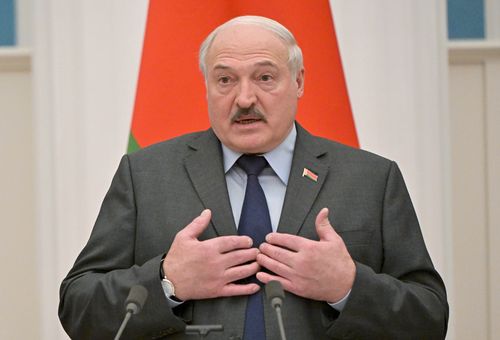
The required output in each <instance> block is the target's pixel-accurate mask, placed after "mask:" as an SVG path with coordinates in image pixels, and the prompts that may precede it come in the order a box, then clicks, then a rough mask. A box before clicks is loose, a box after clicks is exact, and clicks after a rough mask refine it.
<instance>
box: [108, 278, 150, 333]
mask: <svg viewBox="0 0 500 340" xmlns="http://www.w3.org/2000/svg"><path fill="white" fill-rule="evenodd" d="M147 297H148V290H147V289H146V288H145V287H144V286H141V285H135V286H133V287H132V288H130V292H129V293H128V296H127V299H126V300H125V306H126V307H125V310H126V311H127V314H125V318H123V322H122V324H121V326H120V329H118V332H117V333H116V336H115V340H119V339H120V337H121V336H122V333H123V330H124V329H125V326H127V323H128V321H129V320H130V317H131V316H132V315H133V314H137V313H139V312H140V311H141V309H142V307H143V306H144V302H145V301H146V299H147Z"/></svg>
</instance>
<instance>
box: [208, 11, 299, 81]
mask: <svg viewBox="0 0 500 340" xmlns="http://www.w3.org/2000/svg"><path fill="white" fill-rule="evenodd" d="M240 24H244V25H255V26H259V27H262V28H264V29H266V30H268V31H270V32H272V33H274V34H276V35H277V36H278V38H280V39H281V40H283V41H284V42H285V44H286V46H287V47H288V68H289V69H290V72H291V73H292V76H293V77H294V78H295V77H296V76H297V72H299V71H300V70H301V69H302V68H303V67H304V59H303V57H302V50H301V49H300V47H299V45H297V41H296V40H295V37H294V36H293V34H292V32H290V31H289V30H288V29H287V28H286V27H285V26H283V25H282V24H280V23H279V22H277V21H275V20H272V19H269V18H266V17H260V16H253V15H246V16H241V17H236V18H233V19H231V20H229V21H227V22H225V23H223V24H222V25H220V26H219V27H217V28H216V29H214V30H213V31H212V32H211V33H210V34H209V35H208V36H207V37H206V39H205V40H204V41H203V43H202V44H201V46H200V54H199V64H200V70H201V73H203V76H204V77H205V80H206V79H207V65H206V57H207V53H208V50H209V49H210V46H212V43H213V42H214V40H215V37H217V34H219V33H220V32H221V31H222V30H223V29H224V28H227V27H231V26H235V25H240Z"/></svg>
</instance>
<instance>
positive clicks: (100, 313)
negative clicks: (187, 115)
mask: <svg viewBox="0 0 500 340" xmlns="http://www.w3.org/2000/svg"><path fill="white" fill-rule="evenodd" d="M297 126H298V125H297ZM304 168H307V169H309V170H311V171H313V172H314V173H316V174H317V175H318V181H317V182H314V181H312V180H310V179H309V178H307V177H302V172H303V169H304ZM323 207H328V208H329V209H330V220H331V222H332V224H333V225H334V227H335V229H336V230H337V232H338V233H339V234H340V236H341V237H342V238H343V239H344V241H345V243H346V245H347V248H348V250H349V252H350V254H351V256H352V257H353V258H354V260H355V261H356V270H357V271H356V279H355V282H354V286H353V288H352V291H351V295H350V297H349V300H348V302H347V304H346V306H345V308H344V310H343V311H342V312H341V313H338V312H337V311H335V310H334V309H333V308H331V307H330V306H328V304H327V303H326V302H322V301H312V300H307V299H303V298H301V297H298V296H295V295H293V294H289V293H287V294H286V300H285V303H284V306H283V317H284V323H285V329H286V330H287V335H288V338H289V339H291V340H293V339H332V338H333V339H410V338H414V339H439V338H444V335H445V333H446V325H447V318H448V305H447V301H446V293H445V288H444V285H443V282H442V280H441V278H440V277H439V275H438V273H437V272H436V271H435V270H434V267H433V265H432V262H431V260H430V258H429V255H428V253H427V250H426V248H425V244H424V241H423V239H422V235H421V231H420V228H419V225H418V221H417V217H416V215H415V212H414V209H413V207H412V203H411V201H410V197H409V195H408V192H407V190H406V187H405V184H404V181H403V178H402V176H401V173H400V172H399V170H398V167H397V165H396V164H395V163H394V162H391V161H389V160H386V159H384V158H382V157H379V156H376V155H373V154H371V153H368V152H365V151H361V150H357V149H353V148H350V147H347V146H343V145H341V144H338V143H334V142H331V141H328V140H325V139H321V138H317V137H313V136H311V135H310V134H309V133H307V132H306V131H305V130H304V129H302V128H301V127H300V126H298V135H297V142H296V146H295V152H294V158H293V163H292V168H291V173H290V179H289V183H288V187H287V192H286V197H285V202H284V206H283V211H282V215H281V219H280V222H279V226H278V231H279V232H282V233H290V234H296V235H300V236H303V237H307V238H309V239H317V238H318V237H317V235H316V232H315V227H314V220H315V216H316V215H317V213H318V212H319V210H320V209H321V208H323ZM204 208H210V209H211V210H212V221H211V225H210V226H209V227H208V229H207V230H206V232H205V233H204V234H203V235H202V237H201V238H202V239H208V238H212V237H216V236H221V235H234V234H236V226H235V224H234V218H233V216H232V211H231V207H230V202H229V197H228V193H227V188H226V181H225V178H224V171H223V165H222V152H221V147H220V142H219V141H218V139H217V138H216V136H215V135H214V133H213V131H212V130H208V131H205V132H199V133H194V134H189V135H185V136H182V137H179V138H175V139H172V140H170V141H166V142H163V143H159V144H156V145H153V146H151V147H148V148H146V149H143V150H140V151H138V152H136V153H133V154H130V155H126V156H124V157H123V158H122V161H121V163H120V166H119V168H118V171H117V173H116V175H115V177H114V179H113V182H112V184H111V188H110V189H109V192H108V193H107V195H106V197H105V199H104V202H103V204H102V208H101V211H100V213H99V217H98V219H97V222H96V224H95V226H94V229H93V231H92V235H91V237H90V240H89V241H88V244H87V245H86V246H85V248H84V249H83V250H82V252H81V254H80V255H79V257H78V259H77V260H76V262H75V265H74V267H73V268H72V269H71V271H70V272H69V274H68V276H67V277H66V278H65V279H64V281H63V283H62V285H61V292H60V293H61V300H60V306H59V316H60V319H61V322H62V324H63V326H64V328H65V329H66V331H67V332H68V334H69V335H70V336H71V337H72V338H74V339H110V338H112V336H113V334H114V333H115V332H116V330H117V329H118V327H119V326H120V322H121V320H122V317H123V315H124V301H125V298H126V296H127V294H128V291H129V289H130V287H131V286H132V285H134V284H142V285H144V286H145V287H146V288H147V289H148V291H149V297H148V300H147V301H146V303H145V306H144V308H143V310H142V311H141V313H140V314H138V315H135V316H134V317H133V318H132V320H131V321H130V323H129V325H128V326H127V328H126V330H125V333H124V338H130V339H137V338H162V337H167V338H168V339H193V337H191V336H187V335H184V333H183V328H184V326H185V325H186V323H188V324H222V325H224V328H225V329H224V332H223V333H211V335H210V336H209V337H207V339H240V337H241V335H242V330H243V324H244V321H245V320H244V315H245V306H246V299H247V298H246V297H231V298H218V299H208V300H198V301H187V302H185V303H184V304H182V305H181V306H179V307H176V308H174V309H171V308H169V306H168V304H167V300H166V298H165V296H164V293H163V290H162V287H161V284H160V277H159V266H160V259H161V257H162V255H163V254H164V253H165V252H167V251H168V249H169V246H170V244H171V243H172V241H173V239H174V237H175V235H176V233H177V232H178V231H179V230H181V229H182V228H183V227H184V226H186V225H187V224H188V223H189V222H190V221H191V220H192V219H193V218H194V217H196V216H197V215H198V214H199V213H200V212H201V211H202V210H203V209H204ZM200 285H203V282H200ZM332 285H335V282H332ZM265 319H266V332H267V334H268V339H279V333H278V327H277V323H276V317H275V315H274V313H273V311H272V310H271V309H270V307H269V306H268V304H267V303H265Z"/></svg>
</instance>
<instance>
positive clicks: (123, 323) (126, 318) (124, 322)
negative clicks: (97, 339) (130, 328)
mask: <svg viewBox="0 0 500 340" xmlns="http://www.w3.org/2000/svg"><path fill="white" fill-rule="evenodd" d="M131 316H132V311H131V310H127V314H125V317H124V318H123V321H122V324H121V326H120V329H118V332H117V333H116V336H115V339H114V340H119V339H120V337H121V336H122V333H123V330H124V329H125V326H127V323H128V320H130V317H131Z"/></svg>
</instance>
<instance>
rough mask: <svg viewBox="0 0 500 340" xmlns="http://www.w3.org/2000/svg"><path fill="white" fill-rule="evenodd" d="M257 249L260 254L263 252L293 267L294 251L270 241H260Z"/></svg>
mask: <svg viewBox="0 0 500 340" xmlns="http://www.w3.org/2000/svg"><path fill="white" fill-rule="evenodd" d="M259 250H260V252H261V253H262V254H265V255H267V256H269V257H270V258H272V259H274V260H276V261H278V262H281V263H284V264H286V265H287V266H289V267H293V264H294V256H295V255H297V253H296V252H293V251H291V250H288V249H286V248H282V247H278V246H275V245H272V244H270V243H262V244H261V245H260V247H259Z"/></svg>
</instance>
